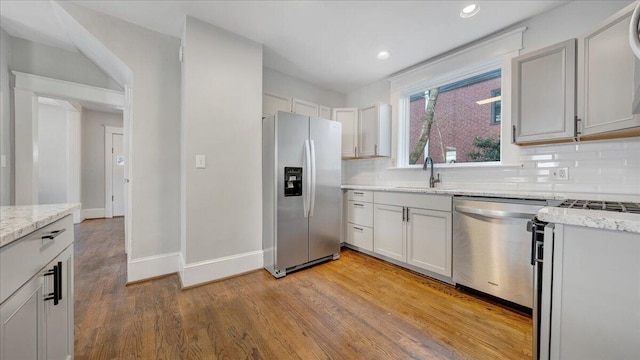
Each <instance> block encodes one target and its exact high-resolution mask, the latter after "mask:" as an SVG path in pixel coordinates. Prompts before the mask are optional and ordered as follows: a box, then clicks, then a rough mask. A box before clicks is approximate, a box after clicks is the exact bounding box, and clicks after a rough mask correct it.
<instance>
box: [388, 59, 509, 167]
mask: <svg viewBox="0 0 640 360" xmlns="http://www.w3.org/2000/svg"><path fill="white" fill-rule="evenodd" d="M503 65H504V57H502V56H500V57H497V58H493V59H491V60H488V61H484V62H482V63H479V64H475V65H473V66H465V67H461V68H459V69H457V70H454V71H451V72H448V73H446V74H443V75H441V76H438V77H435V78H432V79H430V80H428V81H421V82H417V83H414V84H412V85H411V86H406V87H404V88H400V89H398V130H399V131H398V137H397V144H398V145H397V151H398V153H397V154H398V157H397V163H396V167H397V168H404V169H422V167H423V164H409V154H410V149H409V137H410V97H411V95H414V94H416V93H418V92H421V91H425V90H428V89H433V88H436V87H440V86H444V85H448V84H451V83H455V82H457V81H461V80H464V79H468V78H470V77H473V76H477V75H481V74H484V73H487V72H490V71H495V70H501V74H502V75H501V82H500V89H504V79H505V68H504V66H503ZM501 91H502V90H501ZM496 125H499V126H502V122H500V123H499V124H498V123H496ZM502 140H503V137H502V136H501V137H500V159H502V158H503V156H502V148H503V147H502ZM499 164H501V161H478V162H465V163H438V164H435V166H437V167H440V166H447V167H464V166H470V165H472V166H478V165H480V166H482V165H499Z"/></svg>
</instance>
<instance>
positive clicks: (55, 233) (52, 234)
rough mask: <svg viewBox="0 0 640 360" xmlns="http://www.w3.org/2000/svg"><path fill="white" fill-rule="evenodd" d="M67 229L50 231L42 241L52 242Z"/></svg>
mask: <svg viewBox="0 0 640 360" xmlns="http://www.w3.org/2000/svg"><path fill="white" fill-rule="evenodd" d="M66 230H67V229H60V230H55V231H52V232H50V233H48V234H46V235H43V236H42V240H45V239H48V240H53V239H55V238H56V237H58V235H60V234H62V233H63V232H65V231H66Z"/></svg>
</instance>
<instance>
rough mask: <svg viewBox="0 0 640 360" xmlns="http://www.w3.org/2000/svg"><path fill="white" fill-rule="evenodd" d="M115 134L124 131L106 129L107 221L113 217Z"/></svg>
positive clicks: (105, 207)
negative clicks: (113, 151)
mask: <svg viewBox="0 0 640 360" xmlns="http://www.w3.org/2000/svg"><path fill="white" fill-rule="evenodd" d="M113 134H120V135H124V131H123V129H122V128H119V127H112V126H105V127H104V210H105V211H104V217H105V218H107V219H110V218H112V217H113V201H112V200H111V199H112V196H113V162H112V161H111V160H112V156H111V155H112V150H111V149H112V148H113Z"/></svg>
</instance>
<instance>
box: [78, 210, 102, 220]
mask: <svg viewBox="0 0 640 360" xmlns="http://www.w3.org/2000/svg"><path fill="white" fill-rule="evenodd" d="M103 218H104V208H101V209H100V208H95V209H82V219H103Z"/></svg>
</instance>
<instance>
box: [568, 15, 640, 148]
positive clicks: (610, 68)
mask: <svg viewBox="0 0 640 360" xmlns="http://www.w3.org/2000/svg"><path fill="white" fill-rule="evenodd" d="M630 18H631V12H622V13H621V14H620V13H619V14H617V15H616V16H614V17H613V18H612V19H609V21H608V22H607V24H606V25H604V26H601V27H599V28H598V29H597V30H596V31H593V32H591V33H589V34H587V35H585V36H583V37H581V38H580V40H579V47H580V49H579V54H580V56H579V57H578V74H579V75H578V116H579V117H580V118H581V119H582V131H581V133H582V134H581V135H582V136H585V135H593V134H600V133H605V132H611V131H617V130H622V129H626V128H630V127H636V126H640V116H638V115H636V116H634V115H633V113H632V104H633V97H634V92H635V84H634V83H637V82H638V80H637V78H638V77H639V76H640V74H638V73H636V72H635V71H634V66H635V62H637V61H638V60H637V59H636V57H635V56H634V55H633V52H632V51H631V47H630V46H629V22H630ZM634 77H635V78H636V81H634Z"/></svg>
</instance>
